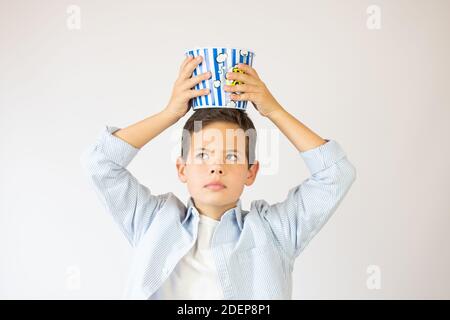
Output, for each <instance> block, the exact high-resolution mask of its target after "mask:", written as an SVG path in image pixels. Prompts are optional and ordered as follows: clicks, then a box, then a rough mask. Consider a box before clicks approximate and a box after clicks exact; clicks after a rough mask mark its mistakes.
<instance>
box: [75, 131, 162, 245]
mask: <svg viewBox="0 0 450 320" xmlns="http://www.w3.org/2000/svg"><path fill="white" fill-rule="evenodd" d="M117 130H119V128H117V127H111V126H106V128H105V129H104V130H103V132H102V133H101V134H100V135H99V137H98V138H97V141H96V142H95V143H94V144H93V145H92V146H90V147H89V148H87V149H86V150H85V151H84V152H83V153H82V155H81V158H80V161H81V164H82V167H83V168H84V170H85V172H86V174H87V177H88V179H89V180H90V182H91V183H92V186H93V188H94V190H95V192H96V194H97V196H98V197H99V199H100V200H101V202H102V204H103V206H104V207H105V209H106V211H107V212H108V213H109V214H111V215H112V217H113V219H114V220H115V221H116V223H117V224H118V226H119V228H120V229H121V231H122V232H123V233H124V235H125V236H126V238H127V240H128V242H129V243H130V244H131V245H132V246H136V245H137V243H138V242H139V240H140V239H141V237H142V235H143V234H144V233H145V231H146V230H147V229H148V227H149V226H150V224H151V223H152V220H153V218H154V216H155V214H156V212H157V211H158V210H160V209H161V207H162V206H163V205H164V203H165V202H166V201H167V198H168V197H169V194H170V193H166V194H161V195H152V194H151V192H150V190H149V189H148V188H147V187H146V186H144V185H142V184H140V183H139V181H138V180H137V179H136V178H135V177H134V176H133V175H132V174H131V173H130V172H129V171H128V170H127V169H126V167H127V166H128V164H129V163H130V162H131V160H132V159H133V158H134V157H135V156H136V154H137V153H138V152H139V149H137V148H135V147H134V146H132V145H130V144H128V143H127V142H125V141H124V140H122V139H120V138H118V137H116V136H114V135H112V134H113V133H114V132H115V131H117Z"/></svg>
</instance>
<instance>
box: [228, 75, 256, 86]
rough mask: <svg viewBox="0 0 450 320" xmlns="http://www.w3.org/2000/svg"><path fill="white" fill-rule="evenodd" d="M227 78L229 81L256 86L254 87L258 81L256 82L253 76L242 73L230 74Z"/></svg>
mask: <svg viewBox="0 0 450 320" xmlns="http://www.w3.org/2000/svg"><path fill="white" fill-rule="evenodd" d="M226 78H227V79H228V80H237V81H242V82H244V83H247V84H254V85H256V84H257V80H255V78H254V77H252V76H251V75H248V74H245V73H240V72H229V73H227V74H226Z"/></svg>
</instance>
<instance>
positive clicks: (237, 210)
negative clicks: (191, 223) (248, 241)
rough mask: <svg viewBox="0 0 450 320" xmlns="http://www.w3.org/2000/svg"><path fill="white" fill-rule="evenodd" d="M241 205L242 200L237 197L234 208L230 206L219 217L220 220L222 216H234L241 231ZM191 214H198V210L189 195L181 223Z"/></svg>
mask: <svg viewBox="0 0 450 320" xmlns="http://www.w3.org/2000/svg"><path fill="white" fill-rule="evenodd" d="M241 205H242V202H241V199H239V200H238V201H237V203H236V206H235V207H234V208H231V209H229V210H227V211H225V213H224V214H223V215H222V217H221V218H220V221H222V219H223V218H224V217H227V216H232V217H233V216H234V217H235V219H236V221H237V224H238V226H239V229H241V231H242V227H243V221H242V208H241ZM193 212H194V213H193ZM192 214H194V215H199V214H200V213H199V212H198V210H197V208H196V207H195V205H194V200H193V199H192V197H189V198H188V201H187V212H186V216H185V218H184V219H183V221H182V222H181V223H182V224H184V223H185V221H187V220H188V219H189V217H190V216H191V215H192Z"/></svg>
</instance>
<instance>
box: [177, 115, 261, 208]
mask: <svg viewBox="0 0 450 320" xmlns="http://www.w3.org/2000/svg"><path fill="white" fill-rule="evenodd" d="M245 141H246V140H245V132H244V131H243V129H241V128H239V126H238V125H236V124H234V123H229V122H222V121H220V122H219V121H218V122H214V123H210V124H208V125H207V126H205V127H203V128H202V129H201V130H199V131H198V132H193V133H192V135H191V141H190V144H189V151H188V155H187V157H186V161H184V160H183V158H182V157H179V158H178V159H177V170H178V177H179V179H180V181H181V182H183V183H187V187H188V190H189V193H190V195H191V197H192V198H193V199H194V202H195V206H196V207H197V209H199V211H200V213H203V214H205V212H202V211H207V212H206V213H208V214H211V215H215V216H217V215H218V214H219V213H220V212H221V213H223V212H225V211H226V210H228V209H230V208H233V207H234V206H235V205H236V202H237V201H238V200H239V198H240V196H241V194H242V191H243V189H244V185H246V186H250V185H251V184H253V182H254V181H255V178H256V174H257V172H258V169H259V163H258V162H257V161H254V164H253V165H252V166H251V167H250V168H248V159H247V157H246V152H245ZM202 148H203V149H202ZM210 183H220V184H222V185H223V187H222V186H208V184H210Z"/></svg>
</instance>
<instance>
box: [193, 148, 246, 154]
mask: <svg viewBox="0 0 450 320" xmlns="http://www.w3.org/2000/svg"><path fill="white" fill-rule="evenodd" d="M195 151H209V152H211V151H212V150H210V149H207V148H197V149H195ZM228 151H234V152H236V153H240V152H239V151H238V150H236V149H227V150H226V152H228Z"/></svg>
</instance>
